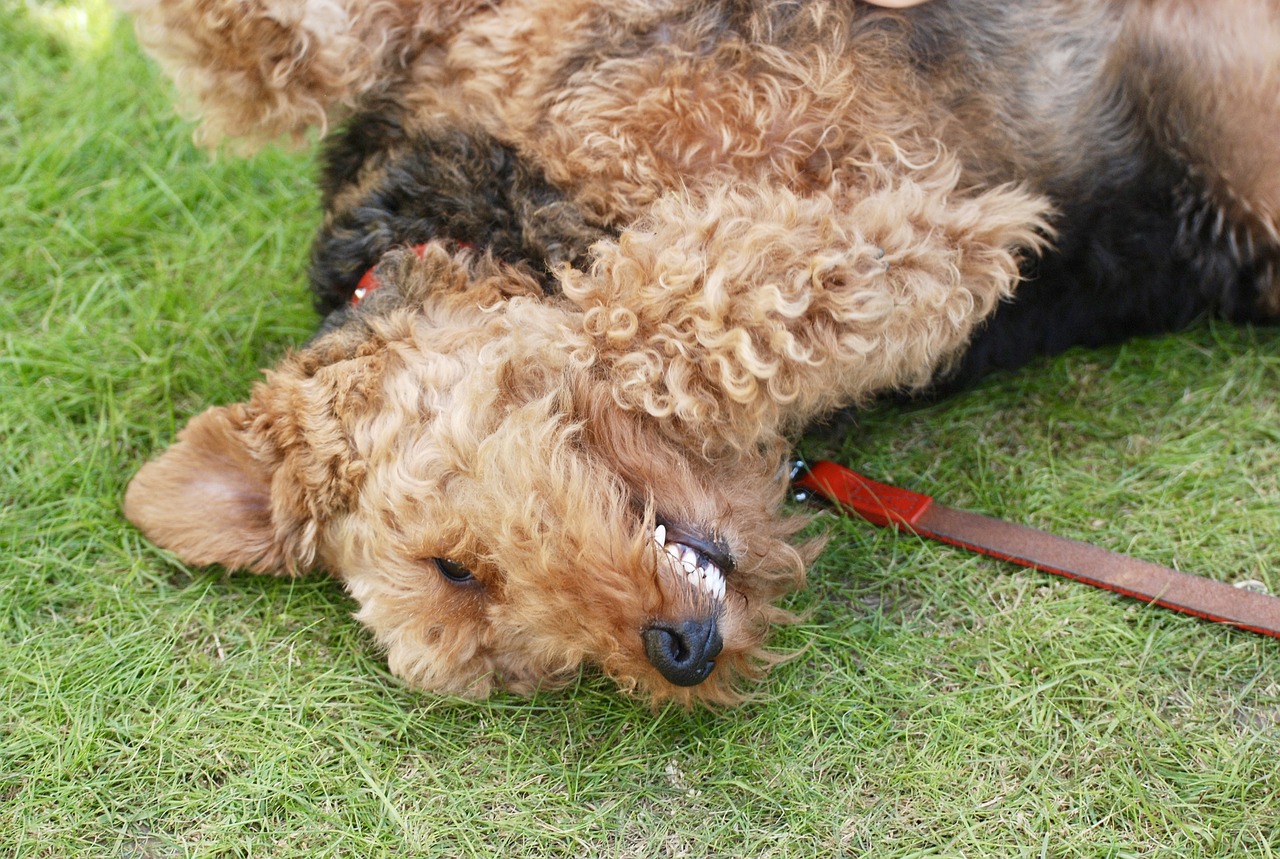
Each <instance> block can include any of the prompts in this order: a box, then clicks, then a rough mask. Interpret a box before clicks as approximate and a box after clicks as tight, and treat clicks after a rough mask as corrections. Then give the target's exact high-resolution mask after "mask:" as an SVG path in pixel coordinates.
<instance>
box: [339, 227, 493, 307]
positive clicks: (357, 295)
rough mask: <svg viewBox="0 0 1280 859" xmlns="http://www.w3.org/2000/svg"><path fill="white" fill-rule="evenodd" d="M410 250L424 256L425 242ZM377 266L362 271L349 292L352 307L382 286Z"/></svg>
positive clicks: (468, 245)
mask: <svg viewBox="0 0 1280 859" xmlns="http://www.w3.org/2000/svg"><path fill="white" fill-rule="evenodd" d="M457 244H458V247H460V248H466V249H467V250H475V247H476V246H475V245H473V244H471V242H458V243H457ZM410 250H412V251H413V252H414V253H415V254H417V255H418V259H422V258H423V257H424V256H426V253H427V244H426V243H423V244H420V245H414V246H413V247H411V248H410ZM377 268H378V266H377V264H376V263H375V264H374V266H373V268H371V269H369V270H368V271H366V272H365V273H364V276H362V277H361V278H360V280H359V282H358V283H356V291H355V292H353V293H351V306H352V307H355V306H356V305H357V304H359V303H360V302H361V301H363V300H364V299H365V297H366V296H367V295H368V294H369V293H371V292H373V291H374V290H375V289H377V288H378V287H380V286H382V281H380V280H378V277H377V275H375V274H374V271H376V270H377Z"/></svg>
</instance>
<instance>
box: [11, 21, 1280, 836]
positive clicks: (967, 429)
mask: <svg viewBox="0 0 1280 859" xmlns="http://www.w3.org/2000/svg"><path fill="white" fill-rule="evenodd" d="M86 2H87V3H88V5H85V6H76V5H70V4H57V3H50V2H47V0H26V2H14V0H5V3H4V7H3V15H0V93H3V95H0V237H2V238H0V272H2V273H3V277H4V281H3V283H4V286H3V289H4V301H3V302H0V338H2V339H0V475H2V477H0V501H2V503H0V855H3V856H6V857H7V856H17V857H29V856H30V857H37V856H41V857H68V856H80V855H85V856H121V857H132V858H133V859H142V857H171V856H175V857H176V856H253V857H262V856H281V857H284V856H298V857H315V856H382V855H388V856H390V855H395V856H402V855H413V856H447V857H456V856H504V857H521V856H530V857H537V856H574V857H578V856H582V857H585V856H619V857H623V856H625V857H641V856H646V857H647V856H672V857H676V856H690V857H700V856H750V857H774V856H778V857H782V856H788V857H790V856H813V857H831V856H868V857H924V856H964V857H979V856H995V857H1021V856H1026V857H1129V856H1176V857H1207V856H1224V857H1225V856H1240V857H1244V856H1249V857H1266V856H1271V855H1275V854H1277V853H1280V777H1278V776H1277V771H1278V770H1280V767H1278V766H1277V756H1278V752H1280V644H1278V643H1277V642H1275V641H1273V640H1270V639H1264V638H1262V637H1259V636H1256V635H1251V634H1248V633H1242V632H1236V631H1232V630H1229V629H1224V628H1220V627H1214V626H1212V625H1209V624H1205V623H1201V622H1198V621H1195V620H1192V619H1188V618H1184V617H1179V616H1175V615H1173V614H1170V613H1168V612H1165V611H1162V610H1158V609H1148V608H1144V607H1141V606H1139V605H1137V604H1135V603H1133V602H1128V601H1125V600H1121V599H1119V598H1116V597H1113V596H1111V595H1109V594H1106V593H1102V592H1099V591H1094V590H1092V589H1089V588H1087V587H1085V586H1083V585H1078V584H1074V583H1071V582H1066V581H1061V580H1057V579H1053V578H1051V577H1048V576H1044V575H1041V574H1038V573H1034V572H1030V571H1026V570H1021V569H1017V568H1013V567H1010V566H1007V565H1003V564H1000V563H996V562H993V561H989V560H984V559H980V558H976V557H973V556H969V555H966V554H964V553H961V552H959V551H957V550H953V549H950V548H947V547H943V546H938V545H932V544H925V543H921V542H919V541H917V540H915V539H912V538H909V537H905V536H901V537H900V536H896V535H894V534H893V533H890V532H886V531H878V530H875V529H873V528H871V527H869V526H866V525H862V524H858V523H853V522H846V521H837V520H829V521H828V523H827V524H828V525H829V527H830V528H831V531H832V543H831V547H830V549H829V550H828V551H827V553H826V554H825V555H824V556H823V558H822V560H821V562H820V563H819V565H818V566H817V568H816V569H815V570H814V571H813V575H812V582H811V587H810V588H809V589H808V590H807V591H805V592H804V593H802V594H800V595H798V596H797V597H796V598H795V599H794V600H793V606H794V607H795V608H797V609H800V610H803V611H806V612H807V613H808V616H807V619H806V621H805V622H804V623H803V624H802V625H800V626H797V627H794V628H790V629H788V630H785V631H784V632H783V633H782V635H780V636H779V639H778V643H779V645H780V646H783V647H788V648H803V652H802V653H801V655H799V656H798V657H797V658H796V659H794V660H792V661H791V662H790V663H788V664H786V665H785V666H783V667H782V668H780V669H779V670H778V671H777V672H775V674H774V675H773V676H772V677H771V678H770V680H769V681H768V682H767V683H766V684H765V686H764V688H763V690H762V691H763V693H764V694H763V696H762V697H761V699H760V700H759V701H757V702H753V703H750V704H747V705H746V706H744V707H741V708H739V709H736V710H733V711H729V712H722V713H708V712H696V713H692V714H687V713H684V712H681V711H677V710H668V711H663V712H660V713H658V714H656V715H655V714H652V713H650V712H649V711H648V710H647V709H646V708H645V707H644V706H643V705H641V704H639V703H636V702H633V701H629V700H626V699H623V698H620V697H619V696H618V695H617V694H616V693H614V692H613V691H612V689H611V688H610V686H609V684H608V683H606V682H604V681H602V680H601V679H599V678H598V677H595V676H592V675H586V676H584V678H583V679H582V681H581V683H580V684H578V685H577V686H576V687H575V688H572V689H569V690H565V691H563V692H559V693H556V694H553V695H552V694H548V695H544V696H540V697H538V698H535V699H533V700H523V699H515V698H510V697H497V698H495V699H494V700H492V701H488V702H485V703H481V704H466V703H459V702H455V701H447V700H439V699H436V698H432V697H430V696H425V695H420V694H416V693H412V692H409V691H406V690H405V689H404V688H402V687H401V686H400V685H399V684H398V683H397V682H396V681H395V680H394V679H393V678H392V677H390V676H389V675H388V673H387V671H386V669H385V667H384V665H383V664H382V662H381V660H380V659H379V656H378V654H377V653H376V651H375V649H374V648H373V647H372V646H371V645H370V642H369V640H368V638H367V637H366V635H365V634H364V632H363V631H362V630H361V629H360V628H359V627H358V625H357V624H356V623H355V622H354V621H353V620H352V619H351V617H350V612H351V610H352V605H351V603H350V601H349V600H348V599H347V598H346V597H345V596H344V594H343V593H342V591H341V589H340V588H339V587H337V586H336V585H335V584H333V583H331V582H328V581H326V580H323V579H319V578H316V579H306V580H301V581H296V582H285V581H277V580H271V579H263V578H255V577H252V576H245V575H227V574H225V573H223V572H220V571H217V570H203V569H188V568H186V567H184V566H183V565H181V564H180V563H178V562H176V561H175V560H174V559H173V558H172V557H170V556H168V555H166V554H165V553H163V552H160V551H158V550H156V549H154V548H153V547H151V546H150V545H148V544H147V543H146V542H145V541H144V540H142V539H141V538H140V536H139V535H138V534H137V533H136V532H135V531H133V530H132V529H131V528H130V526H129V525H128V524H127V523H126V522H124V521H123V520H122V518H121V516H120V513H119V507H120V498H121V495H122V492H123V489H124V486H125V484H126V482H127V480H128V478H129V476H130V474H131V473H132V472H133V471H134V469H136V468H137V466H138V465H139V464H141V463H142V462H143V461H144V460H145V459H146V458H147V457H148V456H150V455H151V454H152V453H153V452H154V451H156V450H157V449H158V448H159V447H160V446H162V445H163V444H165V443H166V442H167V441H168V440H170V439H171V438H172V436H173V434H174V432H175V431H176V429H177V427H178V426H180V425H181V423H182V422H183V421H184V420H185V419H186V418H188V417H189V416H191V415H192V414H194V413H196V412H198V411H199V410H201V409H203V408H204V407H206V406H208V405H210V404H213V403H219V402H227V401H230V400H232V399H237V398H241V397H243V396H244V394H245V393H246V392H247V390H248V387H249V385H250V384H251V382H252V381H253V380H254V378H255V377H256V374H257V370H258V368H260V367H263V366H267V365H269V364H270V363H272V361H274V360H275V359H276V358H277V357H278V356H279V355H280V354H281V353H282V352H283V351H284V350H286V349H288V348H289V347H290V346H292V345H296V344H298V343H300V342H301V341H303V340H304V339H305V338H306V337H307V336H308V334H309V333H310V332H311V331H312V329H313V327H314V325H315V324H316V320H315V318H314V316H313V314H312V312H311V310H310V306H309V299H308V297H307V295H306V292H305V289H304V282H305V265H306V258H307V247H308V242H309V238H310V235H311V232H312V231H313V230H314V229H315V227H316V225H317V221H318V218H317V210H318V204H317V199H316V197H317V195H316V192H315V190H314V188H313V184H312V182H311V179H310V177H311V172H312V166H311V156H310V154H308V153H297V154H282V153H278V152H267V153H264V154H262V155H260V156H258V157H256V158H254V159H252V160H251V161H241V160H237V159H235V158H232V157H230V156H223V157H219V158H217V159H211V158H210V157H209V156H207V155H205V154H203V153H201V152H198V151H196V150H195V149H194V148H193V147H192V145H191V143H190V133H191V129H190V126H189V125H187V124H184V123H183V122H181V121H179V120H178V119H176V118H175V116H174V113H173V109H172V107H171V106H170V100H169V98H170V96H169V89H168V87H167V85H166V84H165V83H164V82H163V81H162V80H160V78H159V77H158V75H157V73H156V72H155V70H154V69H153V67H152V66H150V65H149V64H148V63H147V62H145V61H144V60H143V59H142V58H141V57H140V55H139V53H138V51H137V49H136V47H135V46H134V42H133V39H132V36H131V33H130V31H129V29H128V27H127V26H126V25H123V24H120V23H118V22H116V21H115V20H114V19H113V18H112V17H111V15H110V13H108V12H106V11H105V10H104V9H103V8H102V7H101V6H98V5H94V3H95V2H96V0H86ZM1278 389H1280V335H1277V333H1276V332H1273V331H1268V330H1236V329H1233V328H1229V327H1226V326H1210V325H1205V326H1201V327H1199V328H1197V329H1196V330H1194V331H1192V332H1190V333H1189V334H1187V335H1185V336H1179V337H1176V338H1167V339H1161V340H1157V341H1147V342H1139V343H1132V344H1129V345H1126V346H1124V347H1121V348H1118V349H1113V350H1108V351H1103V352H1095V353H1080V354H1072V355H1069V356H1066V357H1064V358H1062V359H1058V360H1054V361H1049V362H1044V363H1040V364H1037V365H1036V366H1035V367H1033V368H1031V369H1029V370H1028V371H1026V372H1023V373H1019V374H1016V375H1009V376H1005V377H1001V378H997V379H993V380H991V381H989V382H988V383H987V384H985V385H984V386H983V387H982V388H980V389H979V390H976V391H973V392H970V393H968V394H966V395H964V396H962V397H957V398H954V399H951V400H948V401H946V402H944V403H941V404H935V405H928V406H918V407H911V408H888V407H886V408H884V409H880V410H876V411H874V412H871V413H869V414H866V415H864V416H862V417H861V419H860V423H859V425H858V426H857V427H854V428H852V431H851V432H850V434H849V435H848V436H847V438H841V439H836V440H825V441H824V440H823V439H821V438H815V439H811V440H810V441H808V442H806V445H805V452H806V453H807V454H808V455H810V456H817V455H821V454H823V453H831V454H834V455H836V456H838V457H839V458H841V459H842V460H844V461H846V462H849V463H850V464H851V465H853V466H855V467H857V468H860V469H862V470H864V471H866V472H867V473H868V474H870V475H872V476H876V477H880V478H882V479H886V480H893V481H897V482H900V483H902V484H904V485H908V486H911V487H913V488H917V489H920V490H922V491H927V492H930V493H932V494H935V495H936V496H938V497H940V498H941V499H944V500H945V501H947V502H949V503H952V504H955V505H958V506H965V507H969V508H972V509H976V510H980V511H984V512H988V513H992V514H995V515H999V516H1003V517H1007V518H1011V519H1016V520H1020V521H1024V522H1027V523H1030V524H1033V525H1037V526H1041V527H1047V528H1050V529H1053V530H1056V531H1059V532H1061V533H1064V534H1067V535H1069V536H1075V537H1080V538H1084V539H1088V540H1091V541H1095V542H1097V543H1100V544H1102V545H1105V546H1108V547H1111V548H1115V549H1120V550H1124V551H1129V552H1131V553H1133V554H1136V555H1139V556H1141V557H1145V558H1148V559H1151V560H1154V561H1158V562H1161V563H1166V564H1175V565H1177V566H1179V567H1181V568H1184V569H1188V570H1193V571H1198V572H1204V573H1207V574H1211V575H1213V576H1215V577H1219V578H1223V579H1226V580H1238V579H1260V580H1262V581H1264V582H1266V583H1267V584H1268V585H1269V586H1270V588H1271V589H1272V590H1273V591H1280V573H1278V572H1277V566H1278V565H1280V549H1277V548H1276V547H1277V546H1280V515H1278V513H1280V485H1278V478H1277V474H1278V473H1280V404H1278V403H1277V399H1276V395H1277V390H1278Z"/></svg>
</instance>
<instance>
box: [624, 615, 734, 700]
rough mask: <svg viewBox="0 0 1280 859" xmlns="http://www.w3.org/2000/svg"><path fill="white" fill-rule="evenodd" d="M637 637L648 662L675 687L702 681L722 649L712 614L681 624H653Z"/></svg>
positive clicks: (718, 627)
mask: <svg viewBox="0 0 1280 859" xmlns="http://www.w3.org/2000/svg"><path fill="white" fill-rule="evenodd" d="M641 636H642V637H643V638H644V652H645V655H646V656H647V657H649V662H650V663H652V665H653V667H654V668H656V669H658V671H659V672H661V674H662V676H663V677H665V678H667V679H668V680H670V681H671V682H672V683H674V684H675V685H677V686H697V685H698V684H699V683H701V682H702V681H703V680H706V679H707V677H709V676H710V675H711V671H712V669H713V668H715V667H716V663H715V657H716V656H718V655H719V654H720V650H721V649H722V648H723V647H724V640H723V639H722V638H721V637H720V625H719V623H717V622H716V618H715V615H711V616H708V617H705V618H701V619H698V620H687V621H685V622H683V623H656V624H654V625H653V626H650V627H648V628H646V629H645V630H644V632H642V633H641Z"/></svg>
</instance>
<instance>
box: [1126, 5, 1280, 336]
mask: <svg viewBox="0 0 1280 859" xmlns="http://www.w3.org/2000/svg"><path fill="white" fill-rule="evenodd" d="M1118 51H1119V52H1118V53H1117V55H1116V56H1117V60H1118V66H1119V67H1120V68H1121V69H1122V71H1121V74H1123V75H1124V80H1125V85H1126V86H1127V87H1128V88H1129V89H1130V98H1131V102H1132V103H1133V104H1135V105H1137V106H1138V108H1137V109H1138V110H1139V111H1140V112H1141V119H1142V120H1143V121H1144V124H1145V125H1146V126H1147V127H1149V128H1150V130H1151V133H1152V134H1153V135H1154V137H1155V139H1156V141H1157V143H1158V144H1159V145H1160V146H1161V147H1162V148H1164V149H1165V150H1166V151H1168V152H1169V153H1171V154H1172V155H1173V157H1174V158H1175V159H1177V160H1178V161H1180V162H1182V163H1184V164H1185V165H1186V170H1187V172H1188V174H1189V175H1188V179H1189V181H1190V186H1191V187H1192V188H1193V189H1194V190H1193V191H1191V192H1190V199H1188V202H1187V207H1188V209H1189V220H1190V222H1191V225H1192V229H1193V232H1195V233H1196V235H1194V236H1192V237H1191V238H1193V239H1195V240H1205V239H1208V240H1209V241H1211V242H1214V243H1217V244H1220V245H1226V246H1227V247H1228V249H1229V250H1230V252H1231V254H1232V255H1233V256H1234V257H1236V258H1237V259H1238V260H1239V261H1240V262H1241V263H1242V264H1243V265H1245V266H1253V267H1254V268H1256V269H1257V271H1258V278H1259V281H1258V284H1257V291H1258V296H1257V301H1258V302H1259V305H1260V306H1259V308H1258V310H1259V311H1260V312H1261V313H1263V314H1264V315H1270V316H1280V272H1278V271H1277V262H1280V145H1278V143H1277V142H1278V141H1280V3H1277V2H1275V0H1215V2H1212V3H1203V2H1199V0H1142V2H1135V3H1133V4H1131V6H1130V8H1129V9H1128V14H1127V18H1126V23H1125V28H1124V31H1123V32H1122V34H1121V38H1120V40H1119V42H1118Z"/></svg>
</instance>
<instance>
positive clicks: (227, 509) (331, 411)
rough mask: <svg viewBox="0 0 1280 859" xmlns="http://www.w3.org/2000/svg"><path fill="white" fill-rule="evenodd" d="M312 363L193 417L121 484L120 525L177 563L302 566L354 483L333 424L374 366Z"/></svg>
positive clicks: (296, 365)
mask: <svg viewBox="0 0 1280 859" xmlns="http://www.w3.org/2000/svg"><path fill="white" fill-rule="evenodd" d="M315 357H316V356H315V355H314V354H312V355H310V356H307V355H300V356H294V357H293V358H291V359H289V360H287V361H286V364H285V365H284V366H283V367H282V368H281V369H280V370H279V371H277V372H275V373H271V374H268V379H267V382H266V383H264V384H260V385H258V386H257V388H256V389H255V391H254V395H253V398H252V399H251V400H250V401H249V402H248V403H240V404H236V405H232V406H226V407H218V408H212V409H209V410H208V411H206V412H204V413H203V414H201V415H198V416H197V417H195V418H193V419H192V420H191V422H190V423H189V424H188V425H187V427H186V428H185V429H183V430H182V431H181V432H180V433H179V434H178V440H177V441H176V442H175V443H174V444H173V446H172V447H170V448H169V449H168V450H166V451H165V452H164V453H163V454H162V455H161V456H160V457H159V458H158V459H155V460H153V461H152V462H150V463H148V464H146V465H144V466H143V467H142V469H141V470H140V471H139V472H138V474H137V475H136V476H135V477H134V479H133V481H132V482H131V483H130V484H129V488H128V490H127V491H126V493H125V500H124V513H125V516H127V517H128V519H129V520H130V521H131V522H133V523H134V524H135V525H137V526H138V528H139V529H141V530H142V532H143V533H144V534H146V535H147V537H148V538H149V539H151V540H152V541H153V542H155V543H156V544H158V545H160V546H162V547H164V548H166V549H169V550H171V551H173V552H174V553H176V554H177V555H178V556H179V557H180V558H182V559H183V560H184V561H186V562H187V563H191V564H199V565H206V564H219V565H222V566H224V567H227V568H229V569H247V570H251V571H253V572H259V573H288V574H292V573H295V572H301V571H305V570H307V569H309V568H311V567H312V566H313V565H314V564H315V560H316V551H317V538H318V537H319V536H320V533H321V531H322V529H323V527H324V525H325V524H326V522H327V521H328V519H329V518H330V517H331V516H332V515H334V514H335V513H338V512H340V511H341V510H342V509H344V508H345V507H346V506H347V505H348V504H349V503H350V502H351V500H352V499H353V498H354V497H355V494H356V492H357V491H358V489H359V485H360V483H361V481H362V478H363V475H364V463H363V461H362V460H361V459H360V458H359V457H358V456H357V455H356V454H355V451H354V450H353V447H352V444H351V441H350V435H349V431H348V427H347V426H346V423H347V421H346V420H344V419H343V418H342V417H340V415H341V414H343V413H345V412H357V413H358V412H360V411H362V410H363V407H364V406H366V405H368V404H369V402H370V399H371V398H370V396H369V393H370V391H369V389H368V387H366V383H369V382H371V381H375V380H376V376H377V375H378V374H377V373H375V372H372V371H373V370H375V369H377V368H380V366H381V364H382V362H381V360H380V359H379V358H377V357H373V356H366V357H361V358H352V359H347V360H341V361H338V362H337V363H335V364H327V365H322V366H319V367H315V366H313V365H309V362H311V361H314V360H315ZM300 371H301V372H300ZM371 376H372V377H375V378H374V379H371Z"/></svg>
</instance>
